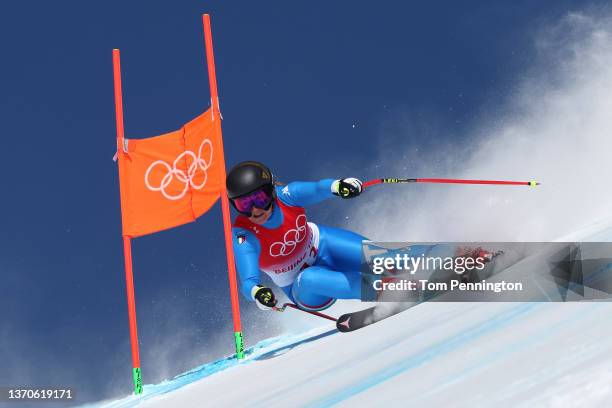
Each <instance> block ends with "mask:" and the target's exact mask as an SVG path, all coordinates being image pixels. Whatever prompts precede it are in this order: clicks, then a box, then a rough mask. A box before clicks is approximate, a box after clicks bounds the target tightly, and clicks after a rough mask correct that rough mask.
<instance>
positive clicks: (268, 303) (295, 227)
mask: <svg viewBox="0 0 612 408" xmlns="http://www.w3.org/2000/svg"><path fill="white" fill-rule="evenodd" d="M226 184H227V193H228V197H229V199H230V202H231V203H232V206H233V207H234V208H235V209H236V210H237V211H238V212H239V213H240V215H238V216H237V217H236V219H235V221H234V224H233V229H232V232H233V247H234V254H235V257H236V264H237V268H238V273H239V276H240V285H241V291H242V293H243V294H244V295H245V297H247V298H249V299H251V300H254V301H255V302H256V304H257V306H258V307H259V308H260V309H264V310H269V309H271V308H273V307H274V306H275V305H276V302H277V299H276V296H275V294H274V291H273V290H272V289H271V288H268V287H264V286H262V285H261V282H260V271H263V272H264V273H266V274H267V275H268V276H269V277H270V278H271V279H272V281H273V282H274V283H275V285H276V286H278V287H279V288H280V289H281V290H282V291H283V292H284V293H285V294H286V295H287V297H288V298H289V299H291V300H292V301H293V302H295V303H296V304H297V305H298V306H299V307H300V308H302V309H305V310H310V311H318V310H324V309H326V308H328V307H330V306H331V305H332V304H333V303H334V302H335V301H336V299H359V298H360V297H361V273H360V267H361V266H360V264H361V251H362V249H361V244H362V241H363V240H365V239H366V238H365V237H363V236H361V235H359V234H356V233H354V232H350V231H346V230H343V229H339V228H333V227H328V226H324V225H319V224H314V223H312V222H308V220H307V218H306V214H305V211H304V207H307V206H310V205H313V204H317V203H319V202H322V201H324V200H328V199H331V198H334V197H340V198H343V199H349V198H353V197H357V196H358V195H359V194H360V193H361V192H362V190H363V185H362V183H361V181H360V180H358V179H356V178H345V179H338V180H334V179H324V180H320V181H317V182H300V181H296V182H292V183H289V184H287V185H285V186H280V185H277V183H275V181H274V179H273V176H272V173H271V172H270V170H269V169H268V168H267V167H266V166H264V165H263V164H262V163H259V162H254V161H248V162H242V163H239V164H237V165H236V166H234V167H233V168H232V169H231V170H230V172H229V173H228V175H227V180H226Z"/></svg>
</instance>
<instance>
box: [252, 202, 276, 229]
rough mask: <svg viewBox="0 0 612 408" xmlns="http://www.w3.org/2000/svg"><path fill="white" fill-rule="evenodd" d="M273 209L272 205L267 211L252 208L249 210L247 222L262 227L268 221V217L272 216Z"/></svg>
mask: <svg viewBox="0 0 612 408" xmlns="http://www.w3.org/2000/svg"><path fill="white" fill-rule="evenodd" d="M273 208H274V203H272V205H271V206H270V207H269V208H268V209H267V210H264V209H262V208H257V207H253V209H252V210H251V216H250V217H249V221H251V222H252V223H253V224H257V225H263V224H265V223H266V221H268V219H269V218H270V215H272V209H273Z"/></svg>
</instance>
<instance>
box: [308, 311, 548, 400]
mask: <svg viewBox="0 0 612 408" xmlns="http://www.w3.org/2000/svg"><path fill="white" fill-rule="evenodd" d="M540 304H541V303H525V304H521V305H520V306H517V307H515V308H513V309H511V310H509V311H507V312H504V313H501V314H499V315H497V316H496V317H494V318H492V319H489V320H487V321H485V322H482V323H480V324H478V325H476V326H474V327H471V328H469V329H466V330H464V331H462V332H461V333H459V334H457V335H456V336H454V337H453V338H451V339H448V340H444V341H441V342H439V343H438V344H435V345H432V346H431V347H429V348H428V349H427V350H426V351H424V352H423V353H420V354H418V355H415V356H413V357H410V358H408V359H406V360H403V361H400V362H398V363H397V364H395V365H393V366H391V367H388V368H385V369H383V370H381V371H379V372H378V373H376V374H373V375H369V376H368V378H367V379H365V380H363V381H360V382H358V383H356V384H353V385H351V386H349V387H347V388H345V389H344V390H342V391H339V392H337V393H335V394H334V395H331V396H329V397H327V398H323V399H320V400H318V401H315V402H313V403H312V404H309V407H312V408H314V407H317V408H318V407H329V406H332V405H334V404H337V403H339V402H341V401H344V400H346V399H348V398H350V397H353V396H355V395H357V394H359V393H362V392H363V391H366V390H367V389H369V388H372V387H374V386H376V385H378V384H380V383H382V382H385V381H387V380H389V379H391V378H393V377H395V376H397V375H399V374H401V373H403V372H405V371H408V370H411V369H413V368H416V367H419V366H421V365H423V364H425V363H427V362H430V361H432V360H434V359H435V358H437V357H440V356H442V355H445V354H447V353H450V352H452V351H453V350H455V349H457V348H458V347H459V346H462V345H464V344H466V343H469V342H471V341H474V340H475V339H477V338H479V337H482V336H484V335H486V334H488V333H490V332H493V331H495V330H498V329H500V328H501V327H503V326H506V325H507V324H508V323H510V322H512V321H513V320H515V319H517V318H519V317H520V316H522V315H524V314H525V313H527V312H529V311H531V310H532V309H534V308H536V307H537V306H539V305H540Z"/></svg>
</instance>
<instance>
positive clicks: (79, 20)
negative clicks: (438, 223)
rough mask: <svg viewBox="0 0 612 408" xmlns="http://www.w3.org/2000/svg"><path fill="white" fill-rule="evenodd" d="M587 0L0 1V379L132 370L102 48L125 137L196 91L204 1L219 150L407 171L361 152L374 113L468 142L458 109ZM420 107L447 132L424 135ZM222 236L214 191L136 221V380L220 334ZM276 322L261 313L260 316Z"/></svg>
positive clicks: (501, 81)
mask: <svg viewBox="0 0 612 408" xmlns="http://www.w3.org/2000/svg"><path fill="white" fill-rule="evenodd" d="M330 3H332V4H330ZM597 5H598V3H597V2H588V3H585V2H578V1H576V2H574V1H539V2H534V1H516V2H491V1H467V2H454V1H447V2H442V1H432V2H427V3H426V4H420V3H417V2H378V3H373V2H348V1H344V2H314V3H313V2H302V3H297V2H281V1H274V2H266V3H261V2H247V1H238V2H221V1H215V2H205V1H200V2H195V1H182V2H159V1H155V2H138V3H137V2H115V1H106V2H100V3H98V4H97V5H94V4H93V3H90V2H74V1H72V2H12V3H11V4H10V5H5V6H4V7H3V12H2V13H1V16H0V21H1V24H0V38H2V39H3V40H2V49H3V53H4V58H3V59H2V60H3V62H2V64H0V78H1V79H0V81H1V84H2V92H0V106H1V107H2V109H1V112H2V113H1V116H2V123H3V133H4V138H3V139H4V143H3V147H4V148H3V155H2V161H1V162H0V169H1V174H3V175H4V176H5V177H4V189H3V191H4V193H3V195H2V197H3V199H2V200H1V201H0V212H1V213H2V214H3V217H2V228H1V230H2V234H0V248H2V250H1V251H0V271H1V273H2V277H3V279H2V281H3V282H2V285H0V307H1V308H2V310H3V317H2V320H1V323H0V338H1V339H2V343H1V344H0V361H3V363H2V364H0V385H15V386H24V385H43V384H53V383H58V384H63V385H71V386H74V387H76V388H77V392H80V394H81V396H82V399H81V402H83V401H85V400H94V399H101V398H103V397H109V396H113V395H118V394H127V393H129V392H130V390H131V378H130V370H131V359H130V351H129V341H128V339H129V338H128V336H129V333H128V324H127V307H126V300H125V283H124V275H123V273H124V272H123V254H122V243H121V237H120V213H119V197H118V184H117V183H118V180H117V169H116V165H115V163H113V162H112V160H111V158H112V156H113V154H114V149H115V128H114V126H115V118H114V105H113V82H112V60H111V51H112V49H113V48H120V49H121V53H122V68H123V89H124V106H125V128H126V137H128V138H141V137H148V136H153V135H157V134H161V133H165V132H167V131H170V130H174V129H176V128H178V127H180V126H181V125H182V124H183V123H185V122H187V121H188V120H190V119H191V118H193V117H194V116H196V115H197V114H198V113H200V112H201V111H203V110H205V109H206V108H207V106H208V101H209V91H208V78H207V72H206V66H205V60H204V48H203V39H202V25H201V14H202V13H204V12H208V13H210V14H211V15H212V28H213V37H214V45H215V57H216V63H217V76H218V81H219V93H220V98H221V110H222V113H223V115H224V119H225V120H224V123H223V131H224V139H225V151H226V161H227V163H228V164H231V163H235V162H237V161H241V160H246V159H256V160H260V161H263V162H265V163H267V164H268V165H269V166H270V167H271V168H272V169H273V171H274V172H275V173H276V174H277V176H278V177H279V178H280V179H281V180H283V181H291V180H297V179H301V180H309V179H316V178H326V177H338V178H339V177H347V176H355V177H360V178H363V179H370V178H375V177H391V176H408V177H412V176H422V175H413V174H406V175H403V174H402V175H397V174H383V173H384V171H385V170H386V169H390V168H391V167H390V166H389V167H386V165H385V163H382V164H380V165H378V166H377V165H375V164H374V163H373V162H372V157H373V156H374V155H376V154H379V153H380V152H379V151H378V150H379V149H380V146H381V144H382V145H384V144H385V143H386V142H389V141H388V140H384V138H385V130H386V129H390V128H394V126H399V125H398V123H402V121H403V120H405V117H406V115H407V114H409V116H410V117H418V118H421V122H420V124H419V125H415V126H414V127H413V128H411V129H412V130H413V131H411V132H404V133H403V134H402V136H401V137H397V136H396V137H395V138H394V139H393V140H392V142H393V143H394V144H395V145H397V147H398V149H399V148H404V147H406V146H412V145H414V146H417V147H418V146H421V147H422V148H424V149H434V148H435V145H436V144H445V143H447V142H451V141H452V142H453V143H459V144H461V143H462V141H463V140H465V142H466V143H468V142H469V139H468V138H467V136H466V133H467V131H468V130H469V129H470V127H471V126H472V125H473V124H474V123H475V122H476V121H478V120H479V118H481V117H482V116H483V115H487V112H489V111H491V110H495V109H496V106H497V104H498V103H500V101H502V100H504V99H505V98H506V97H507V96H508V95H509V94H511V93H512V92H513V90H514V87H515V86H516V83H517V81H518V80H519V79H520V78H521V76H522V75H523V74H524V72H525V71H526V70H527V69H528V68H529V66H530V63H531V61H532V60H533V58H534V44H533V37H534V35H535V34H536V33H537V32H538V30H540V29H541V28H542V27H544V26H546V25H547V24H549V23H553V22H554V21H556V20H557V19H559V18H560V17H562V16H564V15H566V14H567V13H568V12H569V11H574V10H583V9H584V8H585V7H586V6H588V7H589V8H591V7H597ZM423 126H425V127H439V128H442V129H446V130H448V132H446V133H445V134H444V135H443V136H442V137H440V138H439V139H436V140H431V139H430V138H428V137H427V134H428V133H427V132H426V131H423V129H424V128H423ZM383 153H384V154H385V155H386V157H387V158H388V161H389V163H392V162H394V161H397V160H401V157H400V156H397V155H398V154H399V153H398V151H396V150H395V149H393V148H391V149H388V150H387V151H385V152H383ZM352 208H353V204H350V205H343V203H337V202H336V203H331V204H330V205H322V206H318V207H316V208H314V209H313V210H312V211H311V212H310V215H311V216H312V218H313V219H314V220H316V221H321V222H326V223H329V224H332V225H333V224H334V223H337V221H336V220H337V217H336V216H337V215H338V214H344V213H345V212H346V213H350V211H351V209H352ZM223 245H224V244H223V241H222V230H221V223H220V209H219V207H218V206H215V207H214V208H213V209H212V210H211V212H210V213H209V214H207V215H205V216H204V217H202V219H201V220H199V221H198V222H197V223H195V224H191V225H188V226H184V227H181V228H177V229H174V230H170V231H165V232H162V233H159V234H156V235H153V236H148V237H144V238H139V239H137V240H134V244H133V253H134V269H135V280H136V300H137V312H138V319H139V320H138V324H139V335H140V341H141V359H142V368H143V375H144V381H145V382H146V383H149V382H153V381H158V380H160V379H162V378H164V376H171V375H174V374H176V373H178V372H180V371H183V370H185V369H187V368H189V367H191V366H193V365H194V364H195V363H197V362H200V363H203V362H205V361H208V360H209V359H212V358H214V357H215V356H217V355H220V354H223V353H230V352H231V346H232V344H231V332H230V331H229V330H228V327H229V325H230V322H231V317H230V314H229V310H230V309H229V299H228V294H227V278H226V272H225V258H224V256H223V254H224V249H223V248H224V246H223ZM243 304H244V308H243V310H244V331H245V337H246V340H247V343H249V342H252V341H253V339H254V338H257V337H265V336H266V334H267V332H266V330H267V327H268V326H266V325H267V324H268V323H266V321H267V317H265V316H263V317H262V315H261V313H257V312H256V311H254V309H253V308H252V306H251V305H248V304H247V303H246V302H243ZM277 330H278V327H277V326H275V325H274V324H273V323H270V325H269V333H270V334H273V333H275V332H276V331H277ZM253 332H257V335H256V336H255V335H252V336H251V337H249V333H253ZM173 336H174V337H173ZM176 336H180V340H177V337H176ZM224 336H225V337H224ZM225 338H227V341H224V340H223V339H225ZM160 350H165V354H164V353H162V354H164V355H163V356H161V357H160ZM160 360H163V362H161V363H160Z"/></svg>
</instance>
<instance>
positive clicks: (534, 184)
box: [529, 181, 542, 187]
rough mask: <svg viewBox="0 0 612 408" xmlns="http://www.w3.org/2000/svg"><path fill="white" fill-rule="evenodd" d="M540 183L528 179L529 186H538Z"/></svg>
mask: <svg viewBox="0 0 612 408" xmlns="http://www.w3.org/2000/svg"><path fill="white" fill-rule="evenodd" d="M540 184H542V183H540V182H537V181H530V182H529V186H530V187H535V186H539V185H540Z"/></svg>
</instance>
